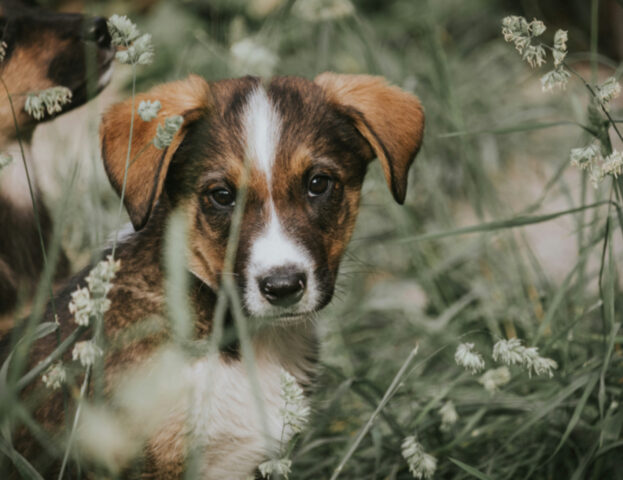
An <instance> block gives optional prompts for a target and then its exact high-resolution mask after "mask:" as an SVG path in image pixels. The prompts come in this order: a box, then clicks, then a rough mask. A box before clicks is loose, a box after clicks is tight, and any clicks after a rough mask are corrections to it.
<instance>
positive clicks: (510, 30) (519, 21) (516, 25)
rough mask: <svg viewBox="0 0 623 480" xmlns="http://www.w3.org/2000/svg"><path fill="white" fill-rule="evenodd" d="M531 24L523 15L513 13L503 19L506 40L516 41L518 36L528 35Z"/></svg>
mask: <svg viewBox="0 0 623 480" xmlns="http://www.w3.org/2000/svg"><path fill="white" fill-rule="evenodd" d="M529 30H530V28H529V24H528V22H527V21H526V19H525V18H523V17H518V16H516V15H511V16H508V17H504V18H503V19H502V34H503V35H504V40H505V41H506V42H514V41H515V39H517V38H518V37H526V36H527V35H528V33H529Z"/></svg>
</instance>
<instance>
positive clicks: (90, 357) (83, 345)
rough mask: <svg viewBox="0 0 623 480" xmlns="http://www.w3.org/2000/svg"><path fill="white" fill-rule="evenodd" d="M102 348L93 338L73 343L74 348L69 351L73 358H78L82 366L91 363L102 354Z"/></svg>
mask: <svg viewBox="0 0 623 480" xmlns="http://www.w3.org/2000/svg"><path fill="white" fill-rule="evenodd" d="M102 353H103V352H102V349H101V348H99V347H98V346H97V345H95V342H94V341H93V340H86V341H84V342H78V343H76V344H75V345H74V349H73V350H72V352H71V357H72V358H73V359H74V360H80V363H81V364H82V366H84V367H88V366H89V365H93V364H94V363H95V359H96V358H97V357H100V356H101V355H102Z"/></svg>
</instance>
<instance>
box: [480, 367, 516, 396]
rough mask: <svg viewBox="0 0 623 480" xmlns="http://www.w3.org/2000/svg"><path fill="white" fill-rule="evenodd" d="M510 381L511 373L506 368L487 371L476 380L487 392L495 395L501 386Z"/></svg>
mask: <svg viewBox="0 0 623 480" xmlns="http://www.w3.org/2000/svg"><path fill="white" fill-rule="evenodd" d="M510 380H511V372H510V370H509V369H508V367H500V368H494V369H492V370H487V371H486V372H485V373H483V374H482V376H481V377H480V378H479V379H478V383H480V384H481V385H482V386H483V387H484V389H485V390H486V391H487V392H489V393H495V392H497V391H498V389H499V388H500V387H501V386H503V385H506V384H507V383H508V382H510Z"/></svg>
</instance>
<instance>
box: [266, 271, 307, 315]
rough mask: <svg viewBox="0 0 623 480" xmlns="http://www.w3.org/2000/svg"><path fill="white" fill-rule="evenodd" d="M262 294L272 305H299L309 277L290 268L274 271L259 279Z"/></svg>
mask: <svg viewBox="0 0 623 480" xmlns="http://www.w3.org/2000/svg"><path fill="white" fill-rule="evenodd" d="M258 282H259V286H260V292H262V295H264V298H265V299H266V300H268V301H269V302H270V303H271V304H273V305H276V306H279V307H290V306H292V305H294V304H295V303H297V302H298V301H299V300H300V299H301V297H302V296H303V293H305V285H306V283H307V275H305V273H303V272H299V271H298V270H295V269H292V268H290V267H286V268H280V269H278V270H273V271H272V272H271V273H270V275H267V276H266V277H263V278H260V279H258Z"/></svg>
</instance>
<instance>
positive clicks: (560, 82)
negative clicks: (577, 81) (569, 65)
mask: <svg viewBox="0 0 623 480" xmlns="http://www.w3.org/2000/svg"><path fill="white" fill-rule="evenodd" d="M552 55H553V57H554V69H553V70H550V71H549V72H547V73H546V74H545V75H543V76H542V77H541V88H542V89H543V91H544V92H551V91H554V90H556V89H558V90H564V89H565V88H567V81H568V80H569V77H570V76H571V74H570V73H569V72H568V71H567V69H566V68H565V67H564V66H563V62H564V61H565V57H566V56H567V31H566V30H557V31H556V34H555V35H554V47H553V48H552Z"/></svg>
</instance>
